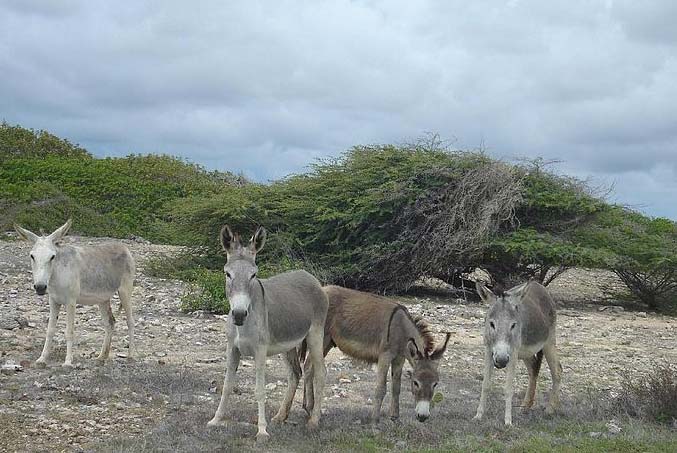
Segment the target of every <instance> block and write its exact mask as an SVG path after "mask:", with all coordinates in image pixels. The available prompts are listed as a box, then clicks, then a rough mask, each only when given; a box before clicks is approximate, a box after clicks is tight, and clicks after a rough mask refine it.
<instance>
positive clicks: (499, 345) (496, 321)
mask: <svg viewBox="0 0 677 453" xmlns="http://www.w3.org/2000/svg"><path fill="white" fill-rule="evenodd" d="M528 286H529V282H527V283H523V284H521V285H519V286H515V287H514V288H511V289H509V290H508V291H506V292H505V293H499V294H498V295H496V294H494V293H493V292H491V290H490V289H488V288H487V287H486V286H484V285H483V284H482V283H480V282H477V293H478V294H479V295H480V297H481V298H482V300H483V301H485V302H486V303H489V304H491V307H490V308H489V312H488V313H487V317H486V319H485V322H484V344H485V345H486V347H487V348H488V349H489V350H490V351H491V355H492V359H493V362H494V366H495V367H496V368H505V367H506V365H508V363H509V362H510V359H511V357H513V358H515V359H516V358H517V352H518V350H519V348H520V346H521V344H522V318H521V316H520V304H521V302H522V297H523V296H524V293H525V292H526V290H527V288H528Z"/></svg>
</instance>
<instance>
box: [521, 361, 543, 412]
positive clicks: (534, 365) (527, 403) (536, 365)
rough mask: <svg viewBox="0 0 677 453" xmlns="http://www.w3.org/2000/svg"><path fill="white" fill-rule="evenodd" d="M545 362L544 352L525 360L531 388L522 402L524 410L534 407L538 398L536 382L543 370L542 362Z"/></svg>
mask: <svg viewBox="0 0 677 453" xmlns="http://www.w3.org/2000/svg"><path fill="white" fill-rule="evenodd" d="M542 361H543V351H538V352H537V353H536V355H534V356H533V357H529V358H528V359H524V364H525V365H526V367H527V371H528V372H529V388H528V389H527V392H526V393H525V394H524V401H522V410H523V411H525V412H526V411H528V410H529V409H531V407H532V406H533V405H534V399H535V397H536V381H537V380H538V373H539V371H540V370H541V362H542Z"/></svg>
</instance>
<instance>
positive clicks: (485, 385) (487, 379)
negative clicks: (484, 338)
mask: <svg viewBox="0 0 677 453" xmlns="http://www.w3.org/2000/svg"><path fill="white" fill-rule="evenodd" d="M493 372H494V364H493V363H492V360H491V352H490V351H489V350H486V351H485V354H484V374H483V376H482V393H480V404H479V405H478V406H477V414H475V416H474V417H473V420H481V419H482V417H483V416H484V411H485V410H486V407H487V393H489V387H490V386H491V377H492V374H493Z"/></svg>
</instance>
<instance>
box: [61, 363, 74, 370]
mask: <svg viewBox="0 0 677 453" xmlns="http://www.w3.org/2000/svg"><path fill="white" fill-rule="evenodd" d="M61 367H62V368H63V369H64V370H72V369H73V368H75V367H74V366H73V363H72V362H64V363H63V364H62V365H61Z"/></svg>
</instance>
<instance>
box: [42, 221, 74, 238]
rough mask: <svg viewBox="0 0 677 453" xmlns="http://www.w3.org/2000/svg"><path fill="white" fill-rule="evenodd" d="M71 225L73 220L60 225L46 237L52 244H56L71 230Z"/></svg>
mask: <svg viewBox="0 0 677 453" xmlns="http://www.w3.org/2000/svg"><path fill="white" fill-rule="evenodd" d="M71 225H73V219H68V220H67V221H66V223H64V224H63V225H61V226H60V227H59V228H57V229H56V230H55V231H54V232H53V233H52V234H50V235H49V236H48V237H49V239H50V240H51V241H52V242H58V241H60V240H61V239H63V237H64V236H65V235H67V234H68V230H70V229H71Z"/></svg>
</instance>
